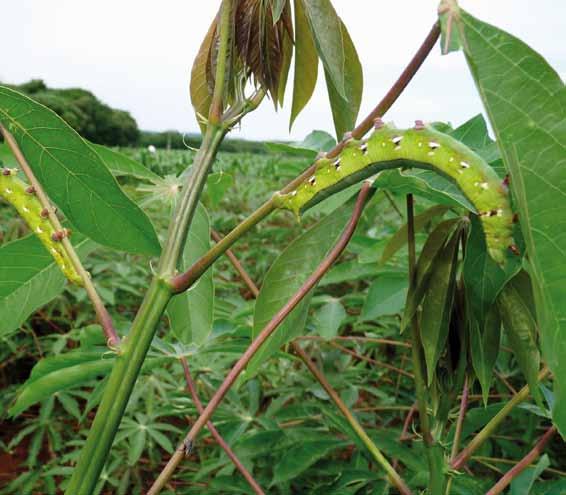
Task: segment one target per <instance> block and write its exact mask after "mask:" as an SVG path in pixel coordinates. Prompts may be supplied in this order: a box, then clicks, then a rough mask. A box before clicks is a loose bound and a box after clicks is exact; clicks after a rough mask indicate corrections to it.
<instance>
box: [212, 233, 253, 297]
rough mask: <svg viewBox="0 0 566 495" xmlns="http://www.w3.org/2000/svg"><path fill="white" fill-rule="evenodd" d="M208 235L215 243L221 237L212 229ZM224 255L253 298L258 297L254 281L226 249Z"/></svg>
mask: <svg viewBox="0 0 566 495" xmlns="http://www.w3.org/2000/svg"><path fill="white" fill-rule="evenodd" d="M210 235H211V236H212V238H213V239H214V240H215V241H216V242H220V241H221V240H222V236H221V235H220V234H219V233H218V232H216V230H214V229H213V230H211V231H210ZM224 254H225V255H226V256H227V257H228V259H229V260H230V263H232V266H233V267H234V268H235V269H236V271H237V272H238V274H239V275H240V277H242V280H243V281H244V283H245V284H246V285H247V286H248V289H250V291H251V293H252V294H253V296H254V298H256V297H257V296H258V295H259V289H258V288H257V286H256V284H255V283H254V281H253V280H252V279H251V277H250V276H249V275H248V272H246V270H245V269H244V267H243V266H242V264H241V263H240V261H239V260H238V258H236V256H235V255H234V253H233V252H232V251H231V250H230V249H227V250H226V252H225V253H224Z"/></svg>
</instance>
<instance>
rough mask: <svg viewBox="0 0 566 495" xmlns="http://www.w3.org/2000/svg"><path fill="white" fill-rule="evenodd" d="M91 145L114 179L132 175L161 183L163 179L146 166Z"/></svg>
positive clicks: (106, 148) (106, 149)
mask: <svg viewBox="0 0 566 495" xmlns="http://www.w3.org/2000/svg"><path fill="white" fill-rule="evenodd" d="M89 145H90V147H91V148H93V149H94V151H95V152H96V154H97V155H98V156H99V157H100V158H101V159H102V161H103V162H104V163H105V164H106V166H107V167H108V170H110V172H112V175H114V177H120V176H122V175H131V176H132V177H136V178H137V179H142V180H148V181H150V182H154V181H159V180H160V179H161V177H159V175H157V174H154V173H153V172H152V171H151V170H149V169H148V168H147V167H146V166H145V165H142V164H141V163H139V162H136V161H135V160H132V159H131V158H130V157H128V156H126V155H123V154H122V153H119V152H118V151H116V150H113V149H111V148H108V147H106V146H102V145H100V144H94V143H89Z"/></svg>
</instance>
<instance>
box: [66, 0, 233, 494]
mask: <svg viewBox="0 0 566 495" xmlns="http://www.w3.org/2000/svg"><path fill="white" fill-rule="evenodd" d="M231 6H232V2H231V0H224V2H223V4H222V10H223V13H222V16H223V19H224V17H225V16H226V17H229V18H231ZM226 10H227V11H228V12H225V11H226ZM229 30H230V24H229V23H226V22H224V21H223V22H222V28H221V30H220V52H221V53H224V54H225V57H227V54H226V53H227V52H225V51H224V48H225V47H227V46H228V43H229V39H230V32H229ZM223 47H224V48H223ZM224 70H225V64H221V63H220V62H219V63H218V65H217V70H216V79H217V80H224V78H225V73H224ZM215 96H218V94H217V93H215ZM227 130H228V128H227V127H226V126H218V125H208V126H207V129H206V134H205V136H204V139H203V142H202V145H201V148H200V150H199V152H198V153H197V155H196V156H195V160H194V163H193V170H192V174H191V175H190V177H189V180H188V183H187V186H186V187H185V188H184V190H183V195H182V197H181V200H180V202H179V204H178V206H177V209H176V211H175V214H174V217H173V220H172V222H171V224H170V226H169V233H168V237H167V242H166V244H165V248H164V249H163V252H162V254H161V258H160V260H159V267H158V270H157V275H156V276H155V277H154V278H153V280H152V282H151V285H150V288H149V290H148V291H147V293H146V295H145V297H144V300H143V302H142V305H141V307H140V309H139V311H138V314H137V315H136V318H135V320H134V323H133V325H132V328H131V330H130V333H129V334H128V336H127V339H126V342H125V344H124V345H123V349H122V351H123V352H122V354H121V355H119V356H118V357H117V359H116V362H115V364H114V366H113V368H112V372H111V373H110V377H109V379H108V384H107V385H106V389H105V390H104V395H103V397H102V401H101V403H100V406H99V408H98V411H97V413H96V417H95V418H94V422H93V424H92V426H91V429H90V431H89V434H88V437H87V441H86V444H85V446H84V447H83V449H82V451H81V455H80V458H79V461H78V463H77V466H76V468H75V470H74V471H73V476H72V477H71V481H70V482H69V485H68V487H67V489H66V491H65V494H66V495H91V493H92V492H93V490H94V488H95V486H96V483H97V481H98V477H99V476H100V473H101V471H102V469H103V467H104V464H105V462H106V459H107V458H108V453H109V452H110V448H111V447H112V442H113V440H114V437H115V435H116V432H117V431H118V427H119V425H120V422H121V420H122V416H123V415H124V411H125V410H126V405H127V404H128V400H129V398H130V395H131V393H132V390H133V387H134V384H135V382H136V380H137V377H138V375H139V373H140V370H141V367H142V365H143V362H144V359H145V357H146V354H147V351H148V349H149V346H150V345H151V341H152V339H153V336H154V335H155V332H156V330H157V327H158V323H159V320H160V318H161V316H162V314H163V312H164V311H165V308H166V307H167V303H168V302H169V300H170V299H171V296H172V291H171V287H170V286H169V285H168V283H166V282H165V280H167V282H168V281H169V280H170V278H171V276H173V275H174V273H175V270H176V266H177V262H178V260H179V257H180V254H181V252H182V250H183V247H184V244H185V240H186V237H187V232H188V229H189V227H190V224H191V221H192V218H193V216H194V212H195V210H196V208H197V205H198V200H199V197H200V194H201V192H202V189H203V187H204V184H205V181H206V177H207V175H208V172H209V170H210V167H211V166H212V163H213V161H214V158H215V156H216V152H217V151H218V147H219V145H220V143H221V141H222V139H223V137H224V135H225V134H226V132H227Z"/></svg>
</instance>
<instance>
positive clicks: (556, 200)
mask: <svg viewBox="0 0 566 495" xmlns="http://www.w3.org/2000/svg"><path fill="white" fill-rule="evenodd" d="M457 14H458V15H457V20H458V28H459V35H460V39H461V42H462V45H463V48H464V52H465V55H466V58H467V60H468V65H469V67H470V70H471V73H472V76H473V77H474V80H475V82H476V86H477V88H478V90H479V93H480V96H481V98H482V100H483V103H484V106H485V108H486V110H487V114H488V116H489V119H490V122H491V126H492V128H493V130H494V132H495V135H496V137H497V144H498V146H499V149H500V151H501V154H502V157H503V161H504V163H505V166H506V168H507V170H508V171H509V173H510V176H511V181H510V183H511V188H512V190H513V193H514V199H515V203H516V205H517V207H518V209H519V214H520V222H521V229H522V232H523V235H524V238H525V242H526V245H527V249H528V252H529V258H530V261H531V265H532V271H531V276H532V278H533V286H534V288H535V299H536V304H537V317H538V321H539V325H540V332H541V341H542V348H543V356H544V358H545V360H546V362H547V364H548V366H549V367H550V369H551V370H552V372H553V374H554V376H555V377H556V378H555V381H554V387H555V395H556V404H555V407H554V412H553V413H554V414H553V419H554V421H555V423H556V425H557V426H558V428H559V429H560V431H561V433H562V435H563V436H565V435H566V380H565V379H564V377H566V305H565V304H564V280H566V206H565V205H566V202H565V201H564V200H565V199H566V88H565V86H564V82H563V81H562V79H561V78H560V76H559V75H558V74H557V73H556V71H555V70H554V69H553V68H552V67H550V65H549V64H548V63H547V62H546V60H544V58H543V57H542V56H541V55H539V54H538V53H537V52H535V51H534V50H533V49H532V48H530V47H529V46H527V45H526V44H525V43H524V42H522V41H520V40H519V39H517V38H515V37H514V36H512V35H510V34H509V33H506V32H505V31H502V30H500V29H498V28H496V27H494V26H491V25H489V24H487V23H484V22H482V21H480V20H478V19H476V18H474V17H472V16H471V15H469V14H468V13H466V12H464V11H463V10H459V11H457Z"/></svg>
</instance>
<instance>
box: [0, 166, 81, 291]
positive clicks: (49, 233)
mask: <svg viewBox="0 0 566 495" xmlns="http://www.w3.org/2000/svg"><path fill="white" fill-rule="evenodd" d="M16 174H17V170H16V169H9V168H4V169H2V170H1V173H0V196H2V197H3V198H4V199H5V200H6V201H8V202H9V203H10V204H12V205H13V206H14V207H15V208H16V210H17V211H18V213H19V214H20V216H21V217H22V218H23V219H24V220H25V221H26V223H27V224H28V226H29V228H30V230H31V231H32V232H33V233H34V234H35V235H37V237H39V240H40V241H41V242H42V244H43V245H44V246H45V248H46V249H47V250H48V251H49V253H50V254H51V256H53V259H54V260H55V262H56V263H57V265H59V267H60V268H61V271H62V272H63V274H64V275H65V276H66V277H67V279H69V280H70V281H71V282H73V283H74V284H76V285H83V281H82V278H81V276H80V275H79V274H78V273H77V271H76V269H75V267H74V265H73V263H72V262H71V260H70V258H69V255H68V254H67V252H66V251H65V248H64V247H63V245H62V244H61V241H62V240H63V239H64V238H65V237H67V236H68V235H69V231H68V230H67V229H63V230H62V231H58V230H56V229H55V228H54V227H53V225H52V223H51V221H50V220H49V215H48V212H47V211H46V210H45V209H44V208H43V207H42V205H41V203H40V202H39V200H38V199H37V197H36V196H35V190H34V188H33V187H31V186H28V185H27V184H26V183H25V182H23V181H21V180H20V179H18V178H17V177H16Z"/></svg>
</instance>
